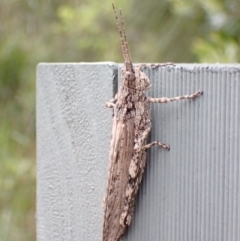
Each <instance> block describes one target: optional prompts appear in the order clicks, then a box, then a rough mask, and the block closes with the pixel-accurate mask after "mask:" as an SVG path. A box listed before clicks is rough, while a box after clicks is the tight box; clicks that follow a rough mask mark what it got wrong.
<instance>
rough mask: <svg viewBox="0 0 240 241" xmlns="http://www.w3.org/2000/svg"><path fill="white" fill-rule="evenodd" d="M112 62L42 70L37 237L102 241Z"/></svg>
mask: <svg viewBox="0 0 240 241" xmlns="http://www.w3.org/2000/svg"><path fill="white" fill-rule="evenodd" d="M116 71H117V69H116V65H115V64H113V63H102V64H101V63H99V64H40V65H38V68H37V236H38V241H40V240H46V241H53V240H64V241H67V240H69V241H70V240H71V241H73V240H84V241H85V240H86V241H87V240H89V241H92V240H96V241H97V240H101V232H102V222H103V211H102V208H101V206H102V201H103V197H104V192H105V186H106V176H107V162H108V155H109V144H110V137H111V119H112V117H111V116H112V113H111V111H109V110H107V109H106V108H105V102H106V101H108V100H109V99H110V98H112V97H113V91H112V90H113V78H114V75H116V73H117V72H116Z"/></svg>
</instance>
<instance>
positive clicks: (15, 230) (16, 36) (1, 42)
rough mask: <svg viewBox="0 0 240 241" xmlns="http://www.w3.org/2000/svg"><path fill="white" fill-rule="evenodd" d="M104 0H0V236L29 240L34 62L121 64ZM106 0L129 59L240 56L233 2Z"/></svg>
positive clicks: (238, 11) (7, 240) (4, 240)
mask: <svg viewBox="0 0 240 241" xmlns="http://www.w3.org/2000/svg"><path fill="white" fill-rule="evenodd" d="M112 1H113V0H112ZM112 1H109V0H107V1H99V0H69V1H63V0H0V22H1V24H0V108H1V112H0V123H1V124H0V158H1V160H0V185H1V186H0V188H1V192H0V241H20V240H21V241H30V240H36V225H35V213H36V209H35V206H36V143H35V131H36V127H35V121H36V117H35V98H36V94H35V93H36V91H35V85H36V83H35V82H36V78H35V75H36V73H35V72H36V65H37V64H38V63H39V62H81V61H83V62H95V61H115V62H122V61H123V58H122V54H121V46H120V41H119V35H118V31H117V27H116V23H115V18H114V15H113V11H112V6H111V2H112ZM113 2H114V3H115V5H116V8H122V9H123V13H124V18H125V24H126V32H127V36H128V41H129V45H130V50H131V55H132V59H133V61H134V62H176V63H177V62H208V63H215V62H219V63H233V62H239V60H240V49H239V43H240V1H239V0H158V1H157V0H149V1H143V0H131V1H130V0H121V1H120V0H114V1H113Z"/></svg>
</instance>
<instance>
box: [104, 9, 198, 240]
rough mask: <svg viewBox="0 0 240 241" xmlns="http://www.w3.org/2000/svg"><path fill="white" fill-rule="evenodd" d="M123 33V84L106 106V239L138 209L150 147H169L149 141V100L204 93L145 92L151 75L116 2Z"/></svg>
mask: <svg viewBox="0 0 240 241" xmlns="http://www.w3.org/2000/svg"><path fill="white" fill-rule="evenodd" d="M113 10H114V13H115V17H116V22H117V26H118V30H119V34H120V39H121V45H122V53H123V57H124V66H123V68H122V71H121V88H120V90H119V91H118V93H117V95H116V96H115V98H114V99H112V100H110V101H109V102H107V104H106V106H107V107H109V108H113V109H114V117H113V122H112V125H113V126H112V137H111V138H112V139H111V149H110V156H109V167H108V182H107V190H106V196H105V200H104V223H103V238H102V240H103V241H119V240H121V239H122V237H123V235H124V233H125V230H126V227H127V226H129V225H130V223H131V219H132V216H133V213H134V206H135V199H136V195H137V192H138V189H139V185H140V183H141V180H142V176H143V173H144V169H145V166H146V158H147V149H148V148H150V147H151V146H153V145H158V146H160V147H163V148H165V149H167V150H169V149H170V147H169V146H167V145H165V144H163V143H161V142H158V141H154V142H152V143H149V144H147V138H148V134H149V132H150V130H151V117H150V110H149V103H150V102H152V103H168V102H170V101H177V100H182V99H193V98H196V97H197V96H199V95H201V94H202V91H201V90H199V91H197V92H196V93H194V94H192V95H185V96H180V97H175V98H167V97H163V98H150V97H147V96H146V95H145V93H144V91H145V90H147V89H149V88H150V81H149V79H148V77H147V76H146V75H145V73H143V72H142V71H141V70H140V67H134V66H133V64H132V61H131V57H130V52H129V49H128V43H127V38H126V33H125V27H124V21H123V16H122V12H121V10H120V20H119V18H118V15H117V13H116V10H115V7H114V5H113Z"/></svg>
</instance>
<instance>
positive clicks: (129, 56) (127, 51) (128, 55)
mask: <svg viewBox="0 0 240 241" xmlns="http://www.w3.org/2000/svg"><path fill="white" fill-rule="evenodd" d="M120 17H121V24H122V34H123V37H124V42H125V47H126V49H125V51H126V54H127V58H128V62H130V63H132V60H131V55H130V51H129V47H128V41H127V35H126V31H125V24H124V18H123V14H122V11H121V9H120Z"/></svg>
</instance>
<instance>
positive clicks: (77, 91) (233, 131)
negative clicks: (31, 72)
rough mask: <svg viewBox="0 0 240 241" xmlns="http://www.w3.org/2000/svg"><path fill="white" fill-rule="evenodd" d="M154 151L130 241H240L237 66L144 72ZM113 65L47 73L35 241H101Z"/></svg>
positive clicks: (41, 75) (41, 88) (40, 109)
mask: <svg viewBox="0 0 240 241" xmlns="http://www.w3.org/2000/svg"><path fill="white" fill-rule="evenodd" d="M145 72H146V73H147V75H148V77H149V79H150V81H151V84H152V88H151V91H150V92H149V93H147V95H149V96H151V97H163V96H168V97H174V96H179V95H184V94H189V93H193V92H195V91H196V90H198V89H202V90H203V91H204V94H203V96H201V98H199V99H196V100H195V101H194V100H193V101H188V100H186V101H184V100H183V101H178V102H175V103H174V102H173V103H168V104H151V111H152V117H153V119H152V122H153V128H152V132H151V138H150V140H149V141H152V140H159V141H161V142H164V143H166V144H170V145H171V150H170V151H169V152H168V151H165V150H163V149H161V148H157V147H153V148H151V150H150V152H149V153H148V159H147V169H146V171H145V175H144V177H143V183H142V186H141V188H140V195H139V196H138V199H137V203H136V212H135V215H134V217H133V220H132V224H131V226H130V228H129V229H128V232H127V234H126V239H125V240H129V241H130V240H131V241H134V240H138V241H146V240H164V241H186V240H187V241H188V240H189V241H190V240H191V241H192V240H194V241H206V240H211V241H212V240H214V241H215V240H216V241H226V240H228V241H236V240H240V231H239V223H240V208H239V207H238V205H239V202H240V192H239V190H240V164H239V160H240V132H239V126H240V106H239V105H240V95H239V93H240V66H239V65H189V64H187V65H176V66H175V67H170V66H169V67H164V68H157V69H154V70H149V69H146V71H145ZM114 73H115V72H114V65H112V64H107V63H103V64H56V65H54V64H41V65H39V66H38V74H37V77H38V85H37V145H38V147H37V148H38V155H37V159H38V166H37V172H38V174H37V176H38V180H37V230H38V241H39V240H47V241H48V240H69V241H70V240H80V241H81V240H84V241H85V240H89V241H98V240H101V235H102V222H103V211H102V208H101V205H102V200H103V197H104V195H105V187H106V178H107V166H108V155H109V147H110V135H111V115H112V112H111V110H108V109H106V108H105V102H106V101H108V100H109V99H110V98H111V97H112V96H113V94H112V90H113V85H112V79H113V75H114Z"/></svg>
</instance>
